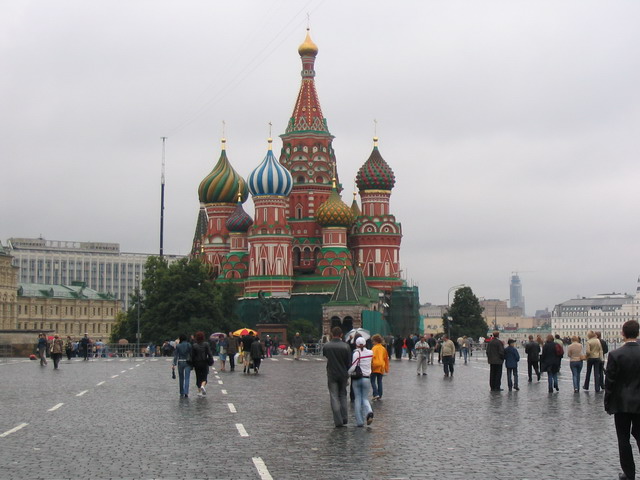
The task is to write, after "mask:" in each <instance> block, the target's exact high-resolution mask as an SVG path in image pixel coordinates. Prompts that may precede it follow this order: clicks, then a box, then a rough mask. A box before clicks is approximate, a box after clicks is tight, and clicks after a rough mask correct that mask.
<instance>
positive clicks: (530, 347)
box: [524, 335, 540, 382]
mask: <svg viewBox="0 0 640 480" xmlns="http://www.w3.org/2000/svg"><path fill="white" fill-rule="evenodd" d="M524 353H526V354H527V373H528V374H529V382H531V370H532V369H533V370H535V372H536V376H537V377H538V381H540V344H538V342H536V341H535V340H534V339H533V335H529V341H528V342H527V344H526V345H525V346H524Z"/></svg>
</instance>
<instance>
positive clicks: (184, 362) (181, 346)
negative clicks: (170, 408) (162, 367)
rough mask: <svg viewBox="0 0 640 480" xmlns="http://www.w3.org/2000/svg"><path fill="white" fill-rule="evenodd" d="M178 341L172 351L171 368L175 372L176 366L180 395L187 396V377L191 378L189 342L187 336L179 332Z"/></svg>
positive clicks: (190, 349)
mask: <svg viewBox="0 0 640 480" xmlns="http://www.w3.org/2000/svg"><path fill="white" fill-rule="evenodd" d="M178 338H179V343H178V345H176V348H175V350H174V352H173V362H172V364H171V370H173V371H174V372H175V368H176V367H178V382H179V386H180V397H181V398H182V397H184V398H187V397H188V396H189V379H190V378H191V365H190V363H191V358H192V357H191V351H192V347H191V343H189V342H188V341H187V336H186V335H185V334H184V333H181V334H180V336H179V337H178Z"/></svg>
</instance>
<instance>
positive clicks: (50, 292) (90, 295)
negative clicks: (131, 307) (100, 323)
mask: <svg viewBox="0 0 640 480" xmlns="http://www.w3.org/2000/svg"><path fill="white" fill-rule="evenodd" d="M18 296H20V297H41V298H68V299H79V300H115V298H114V297H113V295H111V294H110V293H100V292H97V291H96V290H93V289H92V288H87V287H85V286H83V285H48V284H42V283H19V284H18Z"/></svg>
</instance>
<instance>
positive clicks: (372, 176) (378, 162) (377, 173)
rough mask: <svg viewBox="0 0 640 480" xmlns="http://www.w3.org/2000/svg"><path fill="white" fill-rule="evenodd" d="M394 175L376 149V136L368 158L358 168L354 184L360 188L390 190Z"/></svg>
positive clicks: (394, 181)
mask: <svg viewBox="0 0 640 480" xmlns="http://www.w3.org/2000/svg"><path fill="white" fill-rule="evenodd" d="M395 183H396V177H395V175H394V174H393V170H391V167H390V166H389V165H388V164H387V162H385V160H384V158H382V155H380V152H379V151H378V138H377V137H376V138H374V139H373V151H372V152H371V155H370V156H369V159H368V160H367V161H366V162H364V165H362V167H360V170H358V174H357V175H356V185H357V186H358V188H359V189H360V190H391V189H392V188H393V186H394V185H395Z"/></svg>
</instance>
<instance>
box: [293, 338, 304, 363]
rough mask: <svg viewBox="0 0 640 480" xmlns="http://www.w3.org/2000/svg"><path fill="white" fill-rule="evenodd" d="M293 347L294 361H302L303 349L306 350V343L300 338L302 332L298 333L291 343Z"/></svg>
mask: <svg viewBox="0 0 640 480" xmlns="http://www.w3.org/2000/svg"><path fill="white" fill-rule="evenodd" d="M291 346H292V347H293V359H294V360H300V355H302V349H303V348H304V341H303V339H302V337H301V336H300V332H296V334H295V336H294V337H293V340H292V341H291Z"/></svg>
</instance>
